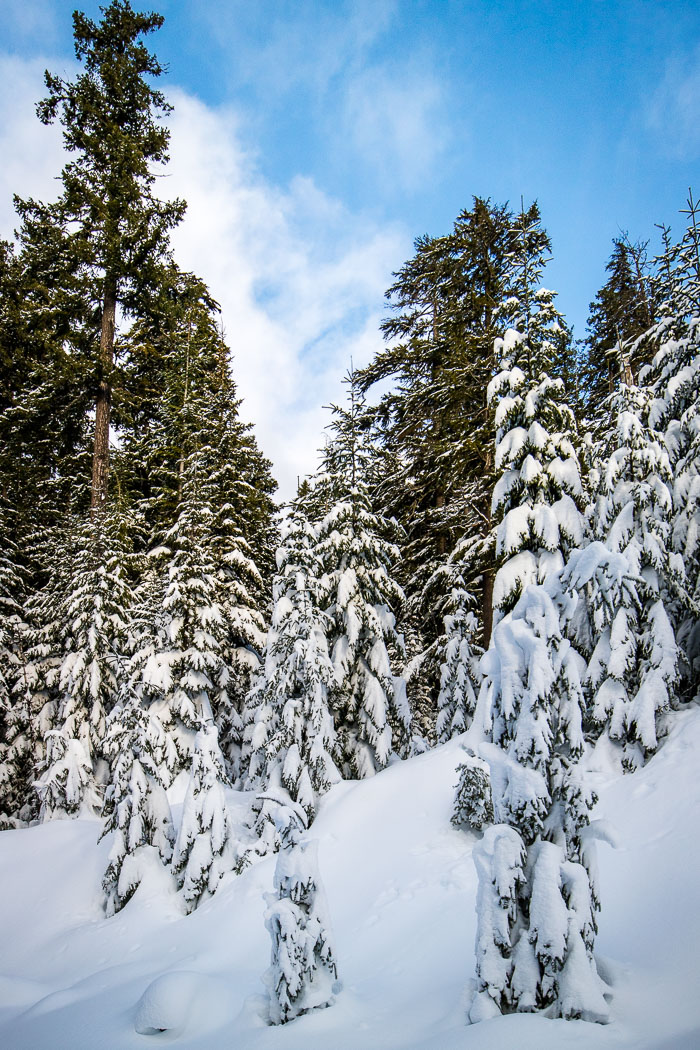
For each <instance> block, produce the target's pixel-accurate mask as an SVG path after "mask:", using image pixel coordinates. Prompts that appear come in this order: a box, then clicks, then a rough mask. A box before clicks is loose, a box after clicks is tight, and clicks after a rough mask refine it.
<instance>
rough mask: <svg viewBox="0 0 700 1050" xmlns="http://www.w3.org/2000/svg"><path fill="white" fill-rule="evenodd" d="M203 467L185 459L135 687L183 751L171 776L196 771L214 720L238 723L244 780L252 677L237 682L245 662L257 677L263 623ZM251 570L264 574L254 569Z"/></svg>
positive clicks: (196, 457)
mask: <svg viewBox="0 0 700 1050" xmlns="http://www.w3.org/2000/svg"><path fill="white" fill-rule="evenodd" d="M204 467H205V464H204V463H203V461H202V457H201V455H200V452H199V450H195V451H194V452H193V453H192V454H191V455H189V456H188V457H187V458H186V460H185V462H184V465H183V479H182V490H181V498H180V503H179V506H178V511H177V517H176V520H175V522H174V523H173V525H172V527H171V528H170V529H169V530H168V531H167V532H166V533H165V535H164V537H163V538H164V542H165V547H164V549H163V550H162V555H163V557H162V573H163V576H162V578H161V580H160V583H158V581H157V580H156V579H154V578H153V577H152V576H151V578H150V582H149V588H150V590H151V596H150V601H147V605H149V606H150V608H151V610H152V611H151V613H150V614H147V616H148V615H150V616H151V618H152V625H153V626H152V627H151V628H150V629H149V627H148V625H147V624H146V625H145V629H143V630H142V632H141V635H140V641H139V643H138V646H137V651H136V653H135V655H134V658H133V665H134V669H135V670H134V682H133V687H134V689H135V690H136V691H137V692H138V693H139V694H140V695H141V696H142V698H143V703H144V704H146V705H149V704H156V709H157V711H158V713H159V717H160V718H161V719H162V721H163V725H164V726H165V728H166V730H167V732H168V733H169V734H170V735H171V739H172V741H173V743H174V745H175V750H176V754H177V760H176V762H175V765H174V768H173V769H172V770H171V771H170V773H171V776H175V775H176V774H177V773H178V772H180V771H182V770H184V769H188V768H189V766H190V762H191V758H192V751H193V747H194V738H195V735H196V733H197V732H198V730H199V727H200V724H201V723H202V722H208V721H210V720H211V719H215V720H216V721H217V722H219V721H220V722H221V723H223V724H224V727H225V728H226V727H227V726H231V724H232V723H233V724H234V728H235V730H236V731H235V739H234V740H233V744H231V736H233V735H234V734H232V733H231V732H229V734H228V738H227V743H228V744H229V747H230V749H231V751H234V745H235V753H234V754H233V755H230V756H229V757H230V758H232V760H233V761H232V763H231V764H232V771H233V775H234V776H237V775H238V769H237V762H238V751H239V749H240V744H241V740H240V736H241V724H240V711H239V710H238V707H237V705H238V703H239V700H238V696H239V695H240V694H241V693H242V692H243V689H244V688H245V687H246V686H247V681H245V680H244V683H243V684H241V682H240V681H237V676H239V675H240V674H241V666H242V667H243V669H244V671H245V670H248V671H249V667H250V661H251V660H252V659H253V658H254V661H255V663H257V661H258V657H257V654H256V653H255V651H254V650H252V641H254V642H257V643H258V644H260V639H261V638H262V637H264V636H263V632H262V626H263V624H262V618H261V617H260V614H259V613H257V611H256V610H255V609H254V608H252V604H253V603H252V600H249V598H248V595H247V592H246V591H245V587H244V586H243V585H242V584H241V582H240V581H241V579H242V571H243V569H247V568H248V566H249V559H248V558H247V555H246V553H245V548H244V547H243V544H242V542H241V541H240V540H239V538H237V537H236V536H235V535H232V536H228V537H227V536H226V535H220V534H219V531H218V527H219V522H218V520H217V515H216V513H215V511H214V508H213V507H212V505H211V502H210V501H209V499H208V498H207V485H206V477H205V476H203V472H204ZM250 572H251V573H252V574H254V575H255V576H257V572H256V571H255V567H254V566H252V565H251V566H250ZM158 605H160V610H158V608H157V607H158ZM154 607H155V608H154ZM251 636H252V641H251ZM246 646H249V647H250V648H246ZM240 650H243V652H242V654H241V656H240V657H239V651H240ZM234 716H235V717H234Z"/></svg>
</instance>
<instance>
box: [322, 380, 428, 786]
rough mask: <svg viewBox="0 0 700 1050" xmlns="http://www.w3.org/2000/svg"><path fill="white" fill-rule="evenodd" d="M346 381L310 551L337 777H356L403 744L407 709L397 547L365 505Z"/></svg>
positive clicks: (364, 467) (363, 446)
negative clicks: (330, 675) (394, 569)
mask: <svg viewBox="0 0 700 1050" xmlns="http://www.w3.org/2000/svg"><path fill="white" fill-rule="evenodd" d="M347 382H348V383H349V386H350V406H349V408H339V407H337V406H334V414H335V419H334V421H333V423H332V424H331V427H332V430H333V432H334V437H333V439H332V440H331V441H330V442H329V444H328V446H327V448H326V450H325V455H324V463H323V472H324V477H325V479H327V481H326V483H327V484H328V485H329V488H330V491H331V492H332V493H333V494H334V496H335V503H334V504H333V506H332V508H331V510H330V511H329V512H328V514H326V516H325V517H324V519H323V520H322V521H321V522H320V524H319V526H318V544H317V550H318V556H319V558H320V559H321V564H322V566H323V569H324V575H323V580H322V584H321V602H322V605H323V606H324V608H326V609H327V611H328V614H329V617H330V627H329V631H328V639H329V648H330V652H331V660H332V662H333V667H334V669H335V679H336V681H335V684H334V686H333V689H332V692H331V707H332V711H333V720H334V724H335V730H336V734H337V756H338V759H337V764H338V767H339V768H340V769H341V771H342V773H343V775H344V776H349V777H358V778H363V777H367V776H371V775H372V774H373V773H375V772H376V771H377V770H378V769H382V768H384V766H386V764H387V762H388V761H389V756H390V754H391V752H392V748H393V749H402V748H403V747H404V746H405V744H406V742H407V739H408V734H409V726H410V710H409V707H408V702H407V700H406V687H405V682H404V680H403V679H402V678H400V677H398V676H396V675H395V674H394V673H393V671H392V666H391V656H390V649H393V650H394V651H395V652H398V653H400V652H401V651H402V649H403V639H402V638H401V636H400V635H399V634H398V633H397V631H396V620H395V614H394V611H393V610H394V609H396V608H397V607H398V605H399V604H400V602H401V601H402V599H403V592H402V590H401V588H400V587H399V586H398V584H397V583H396V582H395V581H394V580H393V579H392V577H391V575H390V572H389V570H390V568H391V566H392V564H393V563H394V562H395V561H396V559H397V558H398V549H397V548H396V546H395V545H394V544H392V543H390V542H389V541H388V540H387V539H386V538H385V536H386V534H387V532H388V531H389V528H390V526H389V523H388V522H386V521H385V520H384V519H382V518H381V517H380V516H379V515H376V514H374V513H373V511H372V508H371V505H370V499H369V494H368V478H367V475H368V472H369V470H370V469H371V452H370V449H369V446H368V440H367V436H366V433H365V432H364V431H363V428H362V417H363V412H362V398H361V397H360V395H359V392H358V389H357V383H356V379H355V377H354V375H352V374H351V375H350V376H349V377H348V379H347Z"/></svg>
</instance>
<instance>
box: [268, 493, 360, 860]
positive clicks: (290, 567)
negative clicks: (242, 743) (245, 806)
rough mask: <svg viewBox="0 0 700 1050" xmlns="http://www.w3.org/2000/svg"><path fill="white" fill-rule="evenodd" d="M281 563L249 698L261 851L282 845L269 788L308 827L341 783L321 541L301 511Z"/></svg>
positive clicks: (289, 530)
mask: <svg viewBox="0 0 700 1050" xmlns="http://www.w3.org/2000/svg"><path fill="white" fill-rule="evenodd" d="M277 564H278V571H277V575H276V577H275V581H274V585H273V594H274V601H275V604H274V609H273V613H272V622H271V625H270V630H269V632H268V636H267V644H266V649H265V663H264V670H263V672H262V675H261V680H260V683H259V684H258V685H257V686H256V688H255V690H254V692H253V696H252V697H251V700H252V701H253V702H254V704H255V706H254V711H255V718H254V720H253V721H251V724H250V729H249V750H250V760H249V763H248V782H247V786H248V787H251V788H256V787H258V788H259V789H261V790H262V793H263V797H262V798H258V799H257V800H256V803H255V804H254V807H253V824H252V828H253V831H254V833H255V836H256V844H255V845H254V846H253V847H252V848H253V851H254V852H256V853H261V852H263V851H265V850H266V849H267V848H270V847H272V848H274V849H278V848H279V846H280V842H279V840H278V837H277V836H276V835H275V833H274V829H273V827H271V826H270V825H271V823H272V824H274V814H272V813H271V811H270V807H269V805H267V800H266V798H265V797H264V796H265V795H266V793H267V792H268V790H269V789H270V787H271V786H272V788H273V791H279V790H280V789H281V790H282V791H284V792H286V793H287V795H288V797H289V799H291V800H292V801H293V802H294V803H296V804H297V805H298V806H300V807H301V808H302V809H303V811H304V813H305V815H306V820H307V825H310V824H311V822H312V820H313V818H314V816H315V813H316V808H317V805H318V799H319V797H320V796H321V795H323V794H324V793H325V792H326V791H328V789H329V788H330V786H331V784H333V783H334V782H335V781H337V780H338V779H340V775H339V773H338V770H337V769H336V766H335V761H334V757H335V754H336V734H335V728H334V725H333V717H332V715H331V711H330V708H329V693H330V691H331V690H332V687H333V683H334V681H335V676H334V670H333V665H332V663H331V660H330V656H329V653H328V642H327V638H326V632H327V630H328V627H329V625H330V620H329V618H328V616H327V615H326V614H325V613H324V612H323V611H322V610H321V608H320V606H319V584H320V577H321V566H320V562H319V560H318V555H317V551H316V536H315V533H314V530H313V528H312V526H311V525H310V523H309V522H308V520H307V519H306V518H305V517H304V515H303V514H302V512H301V511H300V510H295V511H293V512H292V514H291V516H290V518H289V521H288V524H287V529H286V532H285V534H284V537H283V541H282V546H281V547H280V548H279V549H278V551H277Z"/></svg>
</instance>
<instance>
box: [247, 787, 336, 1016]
mask: <svg viewBox="0 0 700 1050" xmlns="http://www.w3.org/2000/svg"><path fill="white" fill-rule="evenodd" d="M277 820H278V834H279V837H280V839H281V841H282V842H283V843H284V848H283V849H281V850H280V853H279V856H278V858H277V864H276V866H275V876H274V890H275V892H274V893H269V894H266V897H265V899H266V901H267V905H268V907H267V911H266V913H265V926H266V927H267V930H268V932H269V934H270V938H271V940H272V958H271V962H270V967H269V969H268V970H267V972H266V973H265V975H264V977H263V980H264V982H265V984H266V986H267V989H268V994H269V1000H270V1023H271V1024H274V1025H277V1024H286V1023H287V1022H288V1021H292V1020H294V1018H295V1017H299V1016H301V1015H302V1014H305V1013H308V1012H309V1011H310V1010H317V1009H321V1008H323V1007H326V1006H330V1005H331V1004H332V1003H333V1002H334V998H335V996H334V992H335V991H336V989H337V977H338V971H337V967H336V962H335V957H334V950H333V944H332V938H331V931H330V925H329V922H328V916H327V908H326V901H325V894H324V892H323V887H322V885H321V880H320V876H319V873H318V859H317V844H316V843H315V842H302V841H300V836H301V831H302V830H304V828H305V822H304V818H303V811H302V812H301V813H298V812H297V811H296V810H289V809H285V808H284V807H281V808H279V809H278V813H277Z"/></svg>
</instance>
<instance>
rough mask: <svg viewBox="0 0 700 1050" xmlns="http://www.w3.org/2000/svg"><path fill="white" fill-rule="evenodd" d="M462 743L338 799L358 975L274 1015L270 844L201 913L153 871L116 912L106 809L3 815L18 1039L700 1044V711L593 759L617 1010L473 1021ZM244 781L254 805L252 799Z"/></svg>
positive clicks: (250, 1044) (7, 1021) (4, 1016)
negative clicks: (626, 758) (264, 855)
mask: <svg viewBox="0 0 700 1050" xmlns="http://www.w3.org/2000/svg"><path fill="white" fill-rule="evenodd" d="M460 758H461V747H460V742H459V741H453V742H452V743H450V744H448V745H446V746H444V747H441V748H438V749H437V750H435V751H432V752H430V753H428V754H425V755H422V756H419V757H416V758H413V759H411V760H410V761H407V762H403V763H397V764H395V765H392V766H391V767H390V768H389V769H387V770H386V771H384V772H382V773H380V774H379V775H377V776H376V777H374V778H373V779H370V780H366V781H362V782H359V783H343V784H339V785H337V786H336V787H335V788H333V790H332V791H331V792H330V794H329V795H328V796H326V798H325V799H324V800H323V802H322V805H321V809H320V813H319V816H318V817H317V819H316V821H315V823H314V825H313V827H312V829H311V831H310V832H309V837H310V838H316V839H318V840H319V843H320V847H319V860H320V869H321V875H322V878H323V882H324V885H325V889H326V893H327V897H328V906H329V910H330V914H331V918H332V922H333V928H334V934H335V947H336V957H337V960H338V967H339V975H340V978H341V980H342V989H341V990H340V992H339V994H338V997H337V1001H336V1003H335V1004H334V1005H333V1006H332V1007H330V1008H329V1009H326V1010H321V1011H318V1012H315V1013H312V1014H307V1015H305V1016H303V1017H301V1018H299V1019H297V1020H295V1021H293V1022H291V1023H290V1024H288V1025H285V1026H281V1027H276V1028H275V1027H270V1026H268V1025H267V1024H266V1023H265V1009H266V1005H265V998H264V989H263V985H262V982H261V976H262V974H263V972H264V970H265V969H266V967H267V965H268V963H269V955H270V941H269V937H268V934H267V932H266V930H265V927H264V924H263V913H264V910H265V904H264V900H263V893H265V892H268V891H269V890H270V889H271V886H272V873H273V868H274V863H275V860H274V858H268V859H265V860H263V861H261V862H259V863H258V864H257V865H256V866H255V867H253V868H251V869H249V870H248V871H246V872H245V873H244V874H243V875H241V876H238V877H236V876H233V875H229V876H227V877H226V878H225V880H224V882H223V883H222V884H221V886H220V888H219V890H218V892H217V894H216V896H215V898H214V899H212V900H210V901H209V902H207V903H205V904H203V905H202V906H201V907H200V908H199V909H198V910H197V911H196V912H195V913H194V914H192V915H189V916H185V915H184V914H183V910H182V905H181V903H180V900H179V898H178V896H177V895H176V894H175V893H174V892H173V888H172V886H171V885H170V882H169V876H167V875H166V873H165V871H164V869H161V868H159V867H158V868H154V870H153V872H152V876H151V878H150V879H149V880H147V881H146V882H145V883H144V884H143V885H142V886H141V887H140V889H139V890H138V891H137V894H136V896H135V897H134V899H133V900H132V901H131V902H130V903H129V904H128V905H127V906H126V908H125V909H124V910H123V911H121V912H120V913H118V914H117V915H116V916H114V917H113V918H110V919H105V918H104V914H103V911H102V905H101V899H102V898H101V887H100V881H101V878H102V874H103V872H104V870H105V867H106V863H107V854H108V852H109V845H110V843H109V841H107V840H103V841H102V842H100V843H99V844H98V843H97V838H98V835H99V833H100V830H101V824H100V822H99V821H96V820H87V819H81V820H73V821H70V820H66V821H54V822H51V823H48V824H45V825H42V826H38V827H33V828H29V829H24V830H19V831H4V832H2V833H0V885H1V886H2V894H1V896H0V930H2V941H1V943H0V1047H2V1048H3V1050H96V1048H99V1050H131V1048H140V1050H144V1048H146V1047H149V1046H154V1047H157V1046H174V1047H179V1048H182V1050H185V1048H188V1050H223V1048H229V1047H230V1048H231V1050H235V1048H236V1050H238V1048H242V1050H277V1048H280V1050H331V1048H332V1050H358V1048H371V1050H384V1048H401V1050H452V1048H455V1050H456V1048H460V1050H464V1048H467V1050H468V1048H470V1047H478V1048H479V1050H490V1048H494V1050H495V1048H502V1047H506V1046H508V1047H511V1046H512V1047H518V1050H567V1048H569V1047H571V1048H574V1047H575V1048H585V1050H588V1048H592V1050H595V1048H598V1047H600V1048H608V1047H610V1048H615V1050H626V1048H630V1050H632V1048H634V1050H697V1048H698V1047H700V995H699V994H698V977H699V975H700V877H699V874H698V873H699V872H700V776H699V775H698V769H699V768H700V709H699V708H698V707H696V706H693V707H691V708H690V709H689V710H686V711H683V712H681V713H679V714H677V715H676V716H675V717H674V722H673V728H672V731H671V733H670V735H669V738H668V740H667V741H666V743H665V745H664V747H663V748H662V749H661V750H660V751H659V753H658V754H657V755H656V756H655V757H654V758H653V759H652V760H651V762H650V763H649V764H648V766H646V767H645V768H644V769H642V770H639V771H638V772H636V773H634V774H633V775H628V776H624V777H621V776H619V775H615V774H613V773H612V772H611V771H610V769H611V766H610V764H609V763H608V762H607V761H606V756H605V755H604V754H602V755H597V756H594V757H593V759H592V768H593V770H594V772H593V774H592V775H593V776H594V779H595V782H596V788H597V790H598V793H599V796H600V801H599V804H598V806H597V808H596V811H595V812H594V814H593V819H602V820H605V821H607V822H609V824H610V825H611V826H612V829H613V830H614V834H615V837H616V839H617V845H616V848H614V849H613V848H612V847H611V846H609V845H607V844H604V843H601V844H600V846H599V865H600V885H601V897H602V912H601V915H600V920H599V927H600V930H599V935H598V938H597V942H596V955H597V957H598V960H599V968H600V970H601V972H602V974H603V975H604V976H605V978H606V980H608V982H609V983H610V984H611V985H612V993H613V999H612V1008H611V1014H612V1017H613V1021H612V1023H611V1024H609V1025H607V1026H600V1025H592V1024H587V1023H585V1022H581V1021H577V1022H567V1021H550V1020H547V1019H544V1018H542V1017H537V1016H533V1015H513V1016H510V1017H504V1018H498V1019H496V1020H494V1021H488V1022H484V1023H482V1024H479V1025H474V1026H471V1027H468V1026H466V1025H465V1016H466V1011H467V1007H468V1003H469V998H470V982H471V979H472V977H473V973H474V950H473V949H474V932H475V912H474V902H475V895H476V873H475V870H474V865H473V860H472V856H471V854H472V848H473V845H474V843H475V841H476V837H475V836H473V835H470V834H467V833H465V832H463V831H458V830H456V829H454V828H453V827H452V826H451V824H450V814H451V809H452V801H453V796H454V789H453V788H454V784H455V783H456V774H455V768H456V766H457V764H458V763H459V761H460ZM229 798H230V804H231V808H232V812H233V813H234V815H236V816H237V817H238V818H239V819H240V818H242V815H243V814H244V812H245V808H246V806H247V804H248V799H246V797H245V796H243V795H240V794H237V793H235V792H231V793H230V796H229ZM178 811H179V807H177V806H174V815H175V816H176V818H177V815H178ZM137 1028H138V1029H139V1030H140V1031H137ZM160 1028H163V1029H165V1030H164V1031H159V1029H160Z"/></svg>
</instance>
